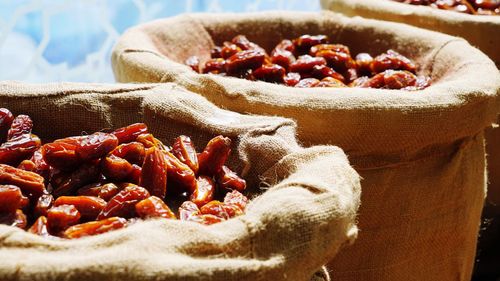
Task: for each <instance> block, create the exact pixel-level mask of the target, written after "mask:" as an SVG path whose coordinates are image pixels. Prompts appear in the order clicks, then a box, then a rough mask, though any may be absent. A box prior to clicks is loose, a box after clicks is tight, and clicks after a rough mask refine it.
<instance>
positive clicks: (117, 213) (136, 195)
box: [97, 184, 150, 220]
mask: <svg viewBox="0 0 500 281" xmlns="http://www.w3.org/2000/svg"><path fill="white" fill-rule="evenodd" d="M149 196H150V194H149V192H148V191H147V190H146V189H145V188H143V187H140V186H137V185H133V184H130V185H128V186H126V187H125V188H124V189H123V190H121V191H120V192H118V194H116V195H115V196H113V198H111V200H109V202H108V203H107V204H106V207H104V209H103V210H102V211H101V213H100V214H99V215H98V216H97V220H102V219H106V218H110V217H123V218H130V217H133V216H134V215H135V204H137V203H138V202H139V201H141V200H144V199H146V198H148V197H149Z"/></svg>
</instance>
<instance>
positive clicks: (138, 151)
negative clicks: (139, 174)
mask: <svg viewBox="0 0 500 281" xmlns="http://www.w3.org/2000/svg"><path fill="white" fill-rule="evenodd" d="M110 154H111V155H114V156H117V157H120V158H123V159H125V160H127V161H128V162H130V163H131V164H136V165H140V166H142V163H143V161H144V155H145V154H146V150H145V148H144V145H143V144H142V143H140V142H129V143H124V144H120V145H119V146H117V147H116V148H115V149H113V151H111V152H110Z"/></svg>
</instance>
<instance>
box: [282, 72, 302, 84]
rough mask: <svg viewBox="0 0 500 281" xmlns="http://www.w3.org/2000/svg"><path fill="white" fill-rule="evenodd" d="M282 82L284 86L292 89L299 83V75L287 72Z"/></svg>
mask: <svg viewBox="0 0 500 281" xmlns="http://www.w3.org/2000/svg"><path fill="white" fill-rule="evenodd" d="M283 80H284V81H285V84H286V85H287V86H291V87H293V86H295V85H297V83H299V82H300V74H298V73H296V72H288V73H287V74H286V76H285V77H284V78H283Z"/></svg>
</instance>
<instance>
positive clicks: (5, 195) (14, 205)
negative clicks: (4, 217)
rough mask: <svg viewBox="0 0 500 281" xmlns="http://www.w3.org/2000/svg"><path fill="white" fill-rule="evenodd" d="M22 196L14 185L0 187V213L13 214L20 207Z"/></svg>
mask: <svg viewBox="0 0 500 281" xmlns="http://www.w3.org/2000/svg"><path fill="white" fill-rule="evenodd" d="M22 199H23V194H22V193H21V189H20V188H19V187H17V186H15V185H0V213H13V212H15V211H16V210H17V209H21V207H22V203H23V202H22Z"/></svg>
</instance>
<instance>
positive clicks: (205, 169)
mask: <svg viewBox="0 0 500 281" xmlns="http://www.w3.org/2000/svg"><path fill="white" fill-rule="evenodd" d="M229 153H231V139H229V138H226V137H224V136H217V137H215V138H213V139H211V140H210V141H209V142H208V144H207V146H206V147H205V149H204V150H203V152H201V153H200V154H198V163H199V166H200V170H199V172H200V174H202V175H207V176H215V175H216V174H218V173H219V172H220V170H222V166H224V164H225V163H226V160H227V158H228V157H229Z"/></svg>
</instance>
